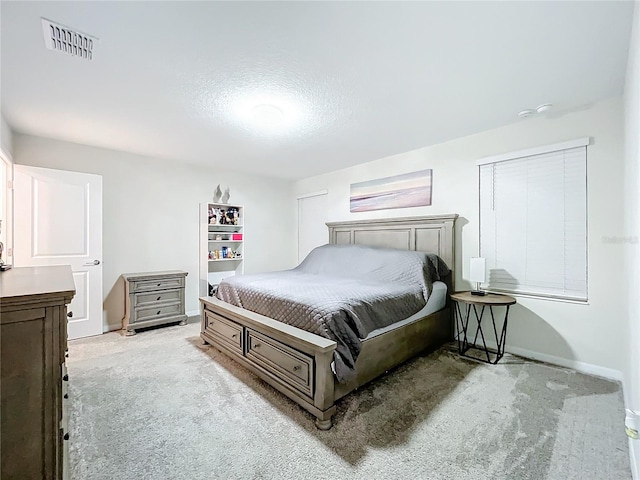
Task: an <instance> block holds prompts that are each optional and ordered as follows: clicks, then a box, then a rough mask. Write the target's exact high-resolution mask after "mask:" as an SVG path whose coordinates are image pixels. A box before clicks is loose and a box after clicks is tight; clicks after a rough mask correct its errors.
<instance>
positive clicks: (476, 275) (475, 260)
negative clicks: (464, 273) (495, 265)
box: [469, 257, 486, 283]
mask: <svg viewBox="0 0 640 480" xmlns="http://www.w3.org/2000/svg"><path fill="white" fill-rule="evenodd" d="M485 264H486V262H485V259H484V258H483V257H471V263H470V264H469V267H470V268H469V280H471V281H472V282H478V283H484V281H485V280H486V269H485V267H486V265H485Z"/></svg>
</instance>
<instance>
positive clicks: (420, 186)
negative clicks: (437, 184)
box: [349, 169, 433, 212]
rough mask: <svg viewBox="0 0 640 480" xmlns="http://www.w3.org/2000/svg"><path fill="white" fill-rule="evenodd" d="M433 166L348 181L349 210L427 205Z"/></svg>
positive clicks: (363, 210) (358, 210)
mask: <svg viewBox="0 0 640 480" xmlns="http://www.w3.org/2000/svg"><path fill="white" fill-rule="evenodd" d="M432 173H433V170H431V169H428V170H421V171H419V172H412V173H405V174H403V175H395V176H393V177H386V178H380V179H378V180H368V181H366V182H360V183H352V184H351V194H350V198H349V200H350V211H351V212H366V211H369V210H384V209H390V208H407V207H421V206H425V205H431V188H432Z"/></svg>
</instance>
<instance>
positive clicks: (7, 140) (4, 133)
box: [0, 115, 13, 160]
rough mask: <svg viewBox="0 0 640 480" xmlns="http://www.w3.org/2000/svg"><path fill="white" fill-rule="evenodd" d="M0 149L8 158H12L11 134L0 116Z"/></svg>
mask: <svg viewBox="0 0 640 480" xmlns="http://www.w3.org/2000/svg"><path fill="white" fill-rule="evenodd" d="M0 147H1V148H2V149H3V150H4V151H5V152H6V153H7V154H9V157H12V156H13V132H12V131H11V128H9V125H8V124H7V122H6V121H5V119H4V116H3V115H0ZM9 160H11V158H9Z"/></svg>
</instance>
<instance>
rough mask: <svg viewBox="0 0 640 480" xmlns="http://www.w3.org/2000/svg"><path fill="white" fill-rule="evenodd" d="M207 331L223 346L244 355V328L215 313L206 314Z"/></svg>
mask: <svg viewBox="0 0 640 480" xmlns="http://www.w3.org/2000/svg"><path fill="white" fill-rule="evenodd" d="M206 319H207V321H206V325H205V329H206V330H207V332H209V333H210V334H211V335H213V337H214V338H216V339H217V340H218V341H219V342H220V343H221V344H222V345H224V346H226V347H227V348H230V349H231V350H234V351H236V352H237V353H239V354H240V355H242V326H240V325H238V324H237V323H235V322H232V321H231V320H227V319H226V318H223V317H221V316H219V315H216V314H215V313H211V312H206Z"/></svg>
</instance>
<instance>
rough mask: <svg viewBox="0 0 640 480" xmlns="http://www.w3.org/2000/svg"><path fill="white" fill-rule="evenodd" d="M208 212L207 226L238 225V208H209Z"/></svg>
mask: <svg viewBox="0 0 640 480" xmlns="http://www.w3.org/2000/svg"><path fill="white" fill-rule="evenodd" d="M219 205H222V204H219ZM208 210H209V213H208V215H209V225H240V211H239V210H238V207H227V208H216V207H214V206H210V207H209V209H208ZM219 240H222V239H219Z"/></svg>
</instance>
